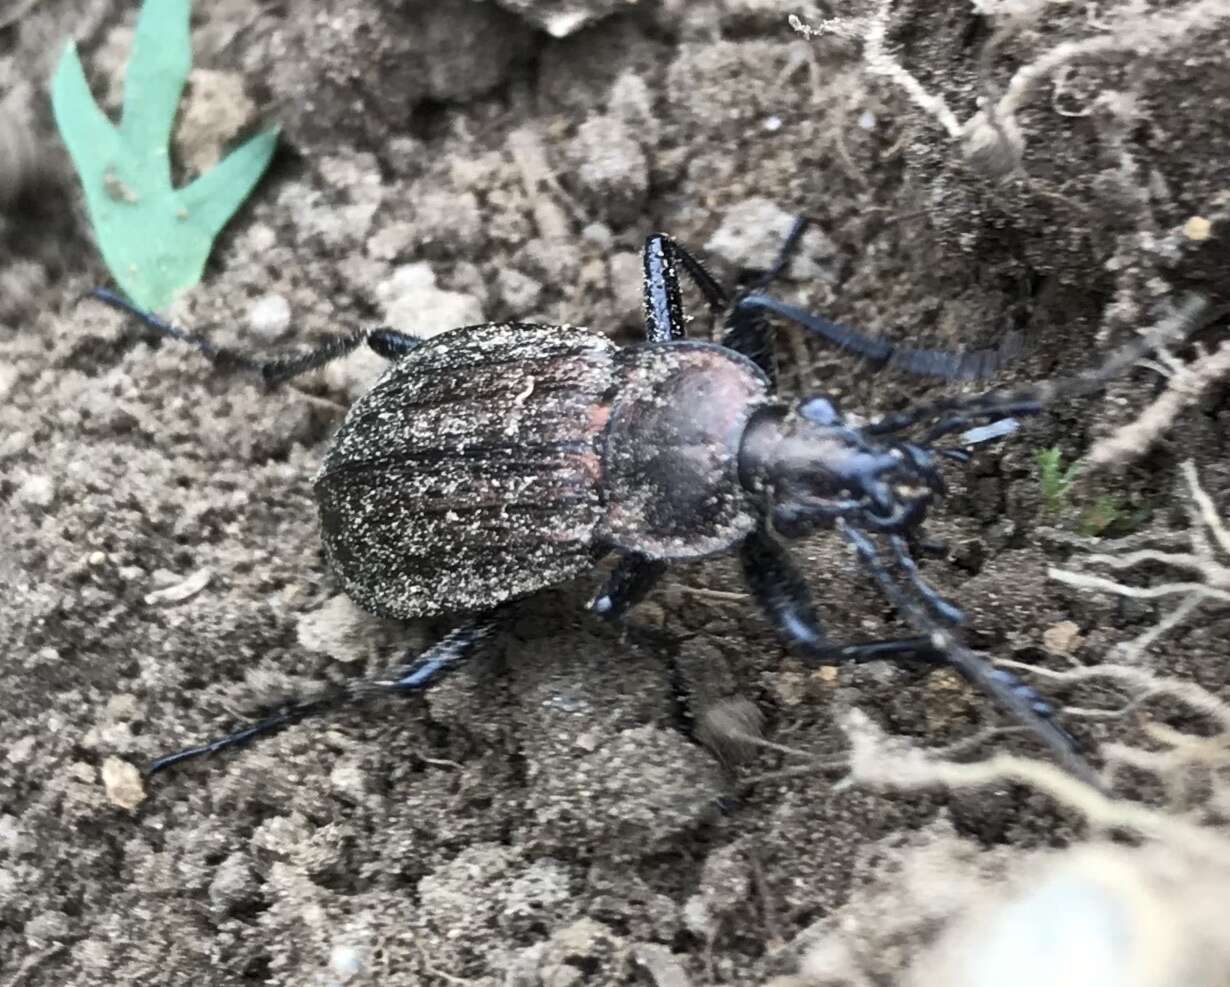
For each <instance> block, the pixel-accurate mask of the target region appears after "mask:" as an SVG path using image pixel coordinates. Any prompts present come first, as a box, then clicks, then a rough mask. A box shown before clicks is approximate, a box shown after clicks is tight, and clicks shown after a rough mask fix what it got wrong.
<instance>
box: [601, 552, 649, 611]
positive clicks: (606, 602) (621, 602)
mask: <svg viewBox="0 0 1230 987" xmlns="http://www.w3.org/2000/svg"><path fill="white" fill-rule="evenodd" d="M664 572H666V563H665V562H661V561H659V560H657V559H650V558H647V557H646V556H644V555H641V554H640V553H639V552H638V553H634V554H631V555H624V556H621V557H620V559H619V561H618V562H617V563H616V565H615V568H614V569H612V570H611V574H610V575H609V576H607V579H606V582H605V583H603V584H602V588H601V589H600V590H598V592H597V593H596V594H594V598H593V599H592V600H590V601H589V609H590V610H591V611H592V612H593V613H595V614H597V615H598V616H599V617H603V618H605V619H607V620H618V619H619V618H620V617H622V616H623V615H624V614H625V613H627V612H628V611H629V610H631V609H632V608H633V607H634V606H636V605H637V604H638V603H640V602H641V600H643V599H645V597H646V596H648V595H649V591H650V590H652V589H653V587H654V585H655V584H656V583H657V581H658V580H659V579H660V578H661V576H662V573H664Z"/></svg>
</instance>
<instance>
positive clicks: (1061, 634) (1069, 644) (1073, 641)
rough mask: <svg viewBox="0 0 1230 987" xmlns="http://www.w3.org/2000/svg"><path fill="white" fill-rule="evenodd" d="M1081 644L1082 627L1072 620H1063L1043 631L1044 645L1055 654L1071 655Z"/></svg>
mask: <svg viewBox="0 0 1230 987" xmlns="http://www.w3.org/2000/svg"><path fill="white" fill-rule="evenodd" d="M1080 644H1081V629H1080V627H1078V626H1077V625H1076V623H1075V622H1074V621H1071V620H1061V621H1060V622H1059V623H1058V624H1053V625H1052V626H1050V627H1048V628H1047V629H1046V630H1044V631H1043V632H1042V645H1043V647H1045V648H1046V650H1047V651H1049V652H1050V653H1051V654H1053V655H1070V654H1072V652H1074V651H1075V650H1076V649H1077V648H1078V647H1080Z"/></svg>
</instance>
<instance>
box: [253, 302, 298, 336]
mask: <svg viewBox="0 0 1230 987" xmlns="http://www.w3.org/2000/svg"><path fill="white" fill-rule="evenodd" d="M248 325H249V326H250V327H251V329H252V331H253V332H254V333H256V334H257V335H258V336H264V337H265V338H266V339H276V338H277V337H278V336H280V335H282V333H284V332H285V331H286V330H287V328H288V327H289V326H290V302H288V301H287V300H286V299H285V298H283V297H282V296H281V295H263V296H262V297H260V298H258V299H257V300H256V301H254V302H253V303H252V304H251V306H249V308H248Z"/></svg>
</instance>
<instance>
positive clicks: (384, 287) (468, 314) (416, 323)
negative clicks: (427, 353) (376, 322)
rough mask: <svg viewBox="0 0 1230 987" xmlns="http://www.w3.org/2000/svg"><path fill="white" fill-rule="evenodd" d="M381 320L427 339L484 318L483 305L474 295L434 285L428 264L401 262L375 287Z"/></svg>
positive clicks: (475, 323) (479, 321) (475, 322)
mask: <svg viewBox="0 0 1230 987" xmlns="http://www.w3.org/2000/svg"><path fill="white" fill-rule="evenodd" d="M376 297H377V298H379V299H380V303H381V305H382V306H383V308H384V319H385V322H387V323H388V324H389V325H391V326H396V327H397V328H398V329H400V330H401V331H402V332H406V333H410V334H411V335H414V336H420V337H422V338H425V339H430V338H431V337H432V336H437V335H439V334H440V333H442V332H447V331H448V330H450V329H456V328H457V327H458V326H472V325H477V324H479V323H481V322H483V321H484V318H483V307H482V304H481V303H480V302H479V300H478V299H477V298H475V297H474V296H473V295H465V294H462V293H461V292H459V291H446V290H444V289H443V288H438V287H436V275H435V272H434V271H433V270H432V268H431V265H430V264H427V263H424V262H420V263H417V264H403V265H402V266H400V267H398V268H396V269H395V270H394V271H393V274H392V276H391V277H390V278H388V280H386V281H384V282H382V283H381V284H379V285H377V287H376Z"/></svg>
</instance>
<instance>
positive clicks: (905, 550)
mask: <svg viewBox="0 0 1230 987" xmlns="http://www.w3.org/2000/svg"><path fill="white" fill-rule="evenodd" d="M889 544H890V545H892V549H893V557H894V558H895V559H896V560H897V564H898V565H899V566H901V569H902V571H903V572H904V573H905V575H906V578H907V579H909V581H910V585H911V586H913V587H914V591H915V592H916V593H917V594H918V595H919V596H920V597H921V598H922V600H923V602H924V603H925V604H926V605H927V606H928V607H929V608H930V610H931V612H932V614H934V615H935V616H936V617H938V618H939V619H940V620H942V621H944V623H946V624H962V623H964V622H965V614H964V612H962V610H961V608H960V607H958V606H957V605H956V604H955V603H950V602H949V601H948V600H945V599H944V598H943V597H942V596H940V594H939V593H938V592H936V590H935V588H934V587H933V586H931V585H930V584H929V583H928V582H927V581H926V580H925V579H923V577H922V573H920V572H919V571H918V563H917V562H915V561H914V556H913V555H912V554H911V553H910V545H909V542H908V540H907V539H905V538H903V537H902V536H901V535H891V536H890V537H889Z"/></svg>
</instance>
